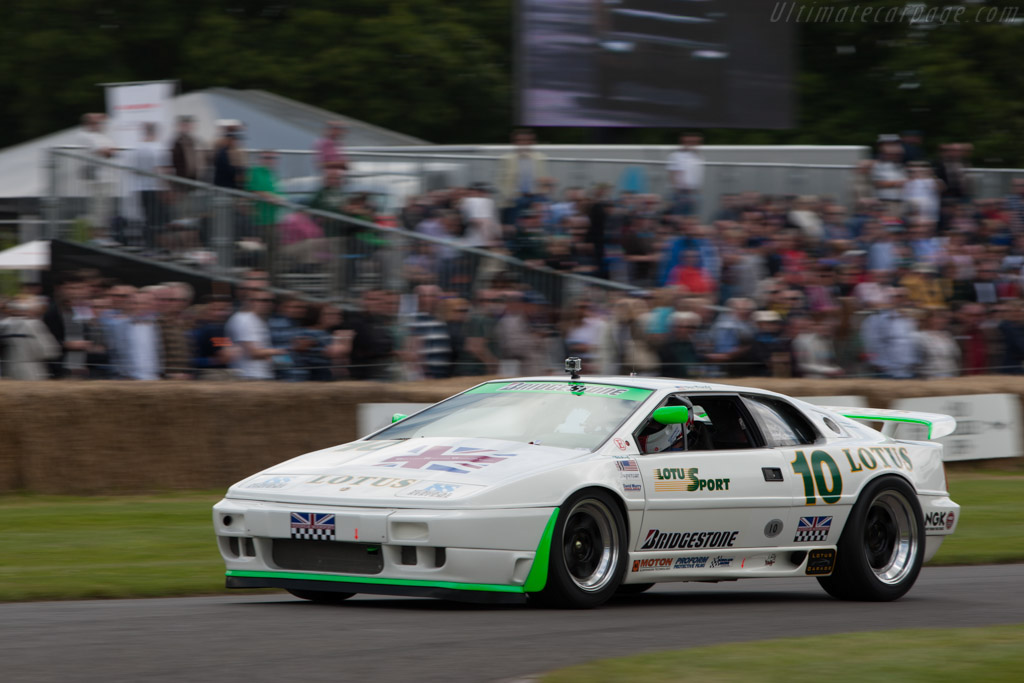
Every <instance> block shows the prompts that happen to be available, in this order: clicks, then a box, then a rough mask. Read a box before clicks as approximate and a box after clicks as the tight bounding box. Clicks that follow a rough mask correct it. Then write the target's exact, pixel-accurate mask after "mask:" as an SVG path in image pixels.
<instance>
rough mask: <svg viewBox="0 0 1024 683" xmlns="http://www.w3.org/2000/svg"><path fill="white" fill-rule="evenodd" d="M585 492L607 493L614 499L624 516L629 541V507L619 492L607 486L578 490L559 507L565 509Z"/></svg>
mask: <svg viewBox="0 0 1024 683" xmlns="http://www.w3.org/2000/svg"><path fill="white" fill-rule="evenodd" d="M585 491H601V492H603V493H607V494H608V495H610V496H611V497H612V500H614V501H615V506H616V507H617V508H618V509H619V514H621V515H622V521H623V522H624V523H625V525H626V538H627V539H629V538H630V535H629V533H630V530H629V507H627V506H626V501H625V499H624V498H623V497H622V496H621V495H620V494H619V492H618V491H616V490H615V489H613V488H611V487H609V486H606V485H604V484H591V485H589V486H584V487H582V488H579V489H576V490H575V491H573V492H572V493H570V494H569V495H567V496H566V497H565V498H564V499H562V503H561V505H560V506H559V507H561V508H563V509H564V508H565V504H566V503H568V502H569V499H570V498H573V497H575V496H578V495H580V494H581V493H584V492H585Z"/></svg>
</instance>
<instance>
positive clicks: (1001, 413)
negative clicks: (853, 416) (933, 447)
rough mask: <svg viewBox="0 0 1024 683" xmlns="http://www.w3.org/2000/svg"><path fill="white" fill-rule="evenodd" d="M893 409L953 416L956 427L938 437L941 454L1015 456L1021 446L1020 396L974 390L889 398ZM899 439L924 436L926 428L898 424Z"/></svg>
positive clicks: (1022, 451)
mask: <svg viewBox="0 0 1024 683" xmlns="http://www.w3.org/2000/svg"><path fill="white" fill-rule="evenodd" d="M889 407H890V408H893V409H896V410H916V411H921V412H926V413H942V414H944V415H951V416H953V417H955V418H956V431H955V432H953V433H952V434H950V435H949V436H944V437H942V438H941V439H938V441H939V443H941V444H942V445H943V446H944V449H943V457H944V459H945V460H947V461H953V460H985V459H988V458H1015V457H1018V456H1020V455H1024V449H1022V447H1021V429H1020V399H1019V398H1018V397H1017V396H1016V395H1014V394H975V395H967V396H931V397H928V398H904V399H899V400H896V401H893V402H892V405H890V406H889ZM895 436H896V438H898V439H920V440H923V439H927V438H928V437H927V433H926V428H925V427H922V426H920V425H911V424H906V425H900V426H899V427H898V428H897V430H896V434H895Z"/></svg>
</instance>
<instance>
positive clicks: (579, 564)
mask: <svg viewBox="0 0 1024 683" xmlns="http://www.w3.org/2000/svg"><path fill="white" fill-rule="evenodd" d="M626 544H627V538H626V523H625V521H624V520H623V518H622V513H621V512H620V510H619V505H618V503H617V502H616V500H615V498H614V497H613V496H612V495H611V494H610V493H608V492H606V491H602V490H597V489H591V490H588V491H580V492H578V493H576V494H574V495H573V496H571V497H570V498H569V499H568V500H567V501H566V502H565V504H564V505H563V506H562V509H561V511H560V512H559V515H558V521H557V522H556V523H555V531H554V533H553V534H552V536H551V552H550V555H549V560H548V580H547V585H546V586H545V588H544V590H543V591H541V593H540V594H539V595H538V596H537V597H539V598H540V601H541V602H543V603H544V604H547V605H549V606H553V607H571V608H576V609H589V608H592V607H597V606H598V605H601V604H603V603H604V602H606V601H608V600H609V599H610V598H611V597H612V596H613V595H615V591H616V590H618V588H619V584H621V583H622V577H623V574H624V573H625V569H626V562H627V560H628V559H629V557H628V555H629V554H628V552H627V549H626Z"/></svg>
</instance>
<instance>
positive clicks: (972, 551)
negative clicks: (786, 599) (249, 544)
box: [0, 473, 1024, 602]
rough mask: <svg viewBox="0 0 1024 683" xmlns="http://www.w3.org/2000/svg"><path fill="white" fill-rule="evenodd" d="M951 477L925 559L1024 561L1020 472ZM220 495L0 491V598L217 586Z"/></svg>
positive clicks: (211, 589)
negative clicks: (948, 504)
mask: <svg viewBox="0 0 1024 683" xmlns="http://www.w3.org/2000/svg"><path fill="white" fill-rule="evenodd" d="M949 485H950V490H951V492H952V496H953V499H954V500H956V501H957V502H958V503H960V505H961V506H962V507H963V511H962V513H961V515H960V517H961V519H960V525H959V527H958V529H957V532H956V534H954V535H953V536H951V537H950V538H948V539H947V540H946V542H945V543H944V544H943V546H942V548H941V549H940V550H939V553H938V555H937V556H936V557H935V559H934V560H933V561H932V564H933V565H949V564H984V563H998V562H1024V495H1021V494H1022V493H1024V477H1021V476H1019V475H1009V476H1008V475H1006V474H1001V473H993V474H987V473H956V474H952V475H951V476H950V482H949ZM221 495H222V492H221V491H215V492H189V493H168V494H163V495H152V496H118V497H102V498H80V497H70V496H29V495H17V496H3V497H0V601H5V602H7V601H15V600H50V599H54V600H59V599H80V598H115V597H116V598H127V597H155V596H168V595H201V594H209V593H217V592H220V591H222V590H224V565H223V564H222V562H221V559H220V555H219V553H218V552H217V546H216V542H215V541H214V535H213V529H212V516H211V512H210V507H211V506H212V505H213V504H214V503H215V502H217V501H218V500H219V499H220V497H221Z"/></svg>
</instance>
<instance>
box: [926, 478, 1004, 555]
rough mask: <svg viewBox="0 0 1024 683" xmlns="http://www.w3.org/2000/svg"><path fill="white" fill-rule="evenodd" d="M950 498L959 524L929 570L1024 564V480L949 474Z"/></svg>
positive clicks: (940, 549) (943, 544)
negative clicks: (957, 510) (954, 566)
mask: <svg viewBox="0 0 1024 683" xmlns="http://www.w3.org/2000/svg"><path fill="white" fill-rule="evenodd" d="M949 495H950V497H951V498H952V499H953V500H955V501H956V502H957V503H959V504H960V522H959V525H958V526H957V529H956V533H955V534H953V535H952V536H950V537H948V538H947V539H946V540H945V541H944V542H943V543H942V547H941V548H939V552H938V554H936V555H935V557H934V558H932V561H931V562H930V563H929V566H938V565H953V564H990V563H1008V562H1024V477H1022V476H1019V475H1006V474H1002V473H993V474H988V473H956V474H950V477H949Z"/></svg>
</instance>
